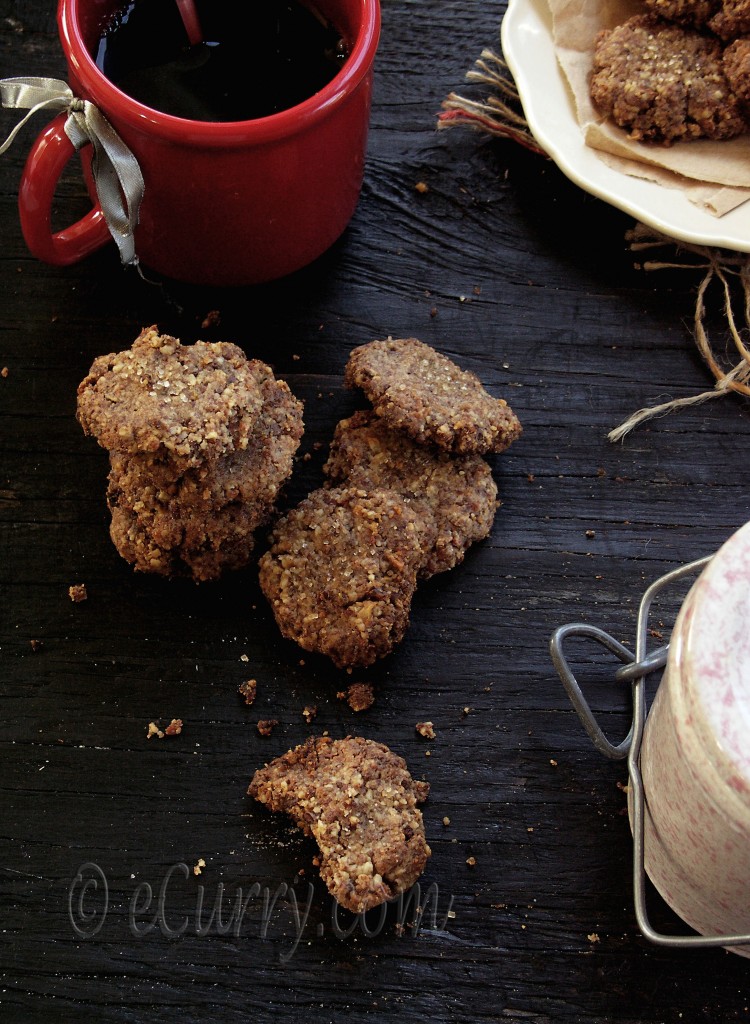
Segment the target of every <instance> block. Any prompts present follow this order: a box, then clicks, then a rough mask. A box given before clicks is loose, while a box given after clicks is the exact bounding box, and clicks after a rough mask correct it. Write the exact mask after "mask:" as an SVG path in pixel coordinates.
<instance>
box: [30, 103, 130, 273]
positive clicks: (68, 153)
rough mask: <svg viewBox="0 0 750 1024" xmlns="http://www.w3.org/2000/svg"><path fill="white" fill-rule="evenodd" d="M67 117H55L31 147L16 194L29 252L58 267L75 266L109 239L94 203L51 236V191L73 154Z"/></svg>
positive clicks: (101, 215) (102, 216) (52, 192)
mask: <svg viewBox="0 0 750 1024" xmlns="http://www.w3.org/2000/svg"><path fill="white" fill-rule="evenodd" d="M67 116H68V115H67V113H66V112H65V111H63V112H62V113H61V114H58V116H57V117H56V118H55V119H54V121H52V122H51V123H50V124H49V125H48V127H47V128H46V129H45V130H44V131H43V132H42V134H41V135H40V136H39V138H38V139H37V140H36V142H35V143H34V145H33V146H32V148H31V152H30V153H29V156H28V159H27V161H26V166H25V167H24V170H23V175H22V177H21V185H20V188H19V192H18V212H19V215H20V218H21V231H22V232H23V237H24V239H25V241H26V245H27V246H28V247H29V251H30V252H31V253H32V255H34V256H36V257H37V258H38V259H40V260H44V262H45V263H52V264H54V265H55V266H58V267H67V266H69V265H70V264H71V263H77V262H78V261H79V260H82V259H83V258H84V257H85V256H88V255H89V254H90V253H92V252H95V251H96V250H97V249H100V248H101V247H102V246H103V245H104V244H105V243H106V242H109V241H111V239H112V236H111V235H110V233H109V228H108V227H107V222H106V220H105V219H104V213H103V211H102V208H101V205H100V204H99V203H98V202H96V203H95V204H94V208H93V209H92V210H90V211H89V212H88V213H87V214H86V215H85V216H84V217H81V219H80V220H78V221H76V222H75V223H74V224H71V225H70V227H68V228H64V229H63V230H62V231H58V232H56V233H54V234H53V232H52V203H53V200H54V198H55V189H56V188H57V183H58V181H59V180H60V175H61V174H62V172H63V170H64V169H65V166H66V164H67V163H68V161H69V160H70V158H71V157H72V156H73V155H74V154H75V152H76V150H75V148H74V146H73V143H72V142H71V141H70V139H69V138H68V136H67V135H66V134H65V130H64V127H63V126H64V124H65V121H66V119H67Z"/></svg>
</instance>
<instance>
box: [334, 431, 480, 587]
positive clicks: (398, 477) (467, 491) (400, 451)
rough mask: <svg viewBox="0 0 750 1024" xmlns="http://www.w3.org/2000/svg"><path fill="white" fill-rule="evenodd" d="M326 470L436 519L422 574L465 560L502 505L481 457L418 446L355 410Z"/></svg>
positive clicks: (340, 480)
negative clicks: (385, 492) (385, 493)
mask: <svg viewBox="0 0 750 1024" xmlns="http://www.w3.org/2000/svg"><path fill="white" fill-rule="evenodd" d="M323 472H324V473H325V474H326V476H328V478H329V479H330V480H331V481H332V482H333V483H335V484H340V483H347V484H349V485H353V486H357V487H361V488H363V489H365V490H377V489H382V488H386V489H389V490H394V491H397V492H398V493H399V494H402V495H403V496H404V497H406V498H408V499H409V501H410V504H411V506H412V508H414V509H416V510H417V511H419V512H421V513H422V514H423V515H425V516H426V517H428V518H429V517H431V518H433V519H434V521H435V526H436V528H437V537H436V539H435V543H434V545H433V547H432V549H431V550H430V551H429V552H426V554H425V564H424V565H423V566H422V569H421V571H420V575H422V576H432V575H433V574H434V573H438V572H445V571H446V570H448V569H452V568H453V566H455V565H457V564H458V563H459V562H461V561H462V560H463V557H464V554H465V553H466V550H467V549H468V548H469V547H470V546H471V545H472V544H473V543H475V542H476V541H478V540H482V539H483V538H484V537H486V536H487V535H488V534H489V532H490V530H491V529H492V523H493V521H494V518H495V511H496V510H497V507H498V502H497V486H496V484H495V481H494V480H493V478H492V471H491V470H490V467H489V466H488V465H487V463H486V462H485V461H484V459H483V458H482V457H481V456H479V455H465V456H450V455H448V454H447V453H446V452H443V451H440V450H439V449H436V448H428V447H426V446H425V445H420V444H417V443H416V442H415V441H412V440H411V438H409V437H408V436H407V435H406V434H403V433H401V432H400V431H397V430H391V429H390V427H388V426H386V424H385V423H384V422H383V420H381V419H380V418H379V417H377V416H376V415H375V414H374V413H373V412H364V411H362V412H356V413H355V414H354V415H353V416H352V417H350V418H349V419H346V420H342V421H341V422H340V423H339V424H338V425H337V427H336V432H335V434H334V438H333V442H332V444H331V450H330V454H329V456H328V461H327V462H326V464H325V465H324V466H323Z"/></svg>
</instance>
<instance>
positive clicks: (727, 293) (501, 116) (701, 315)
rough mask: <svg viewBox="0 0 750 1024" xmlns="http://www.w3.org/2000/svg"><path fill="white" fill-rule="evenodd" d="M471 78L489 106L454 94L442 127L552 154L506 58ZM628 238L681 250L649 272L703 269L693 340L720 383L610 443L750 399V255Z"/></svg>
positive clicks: (633, 244) (639, 233)
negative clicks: (711, 298) (735, 399)
mask: <svg viewBox="0 0 750 1024" xmlns="http://www.w3.org/2000/svg"><path fill="white" fill-rule="evenodd" d="M466 78H467V80H468V81H470V82H476V83H479V84H482V85H486V86H490V88H491V89H492V90H493V92H492V93H491V94H490V95H489V96H487V97H486V99H485V100H484V101H483V102H477V101H476V100H471V99H467V98H466V97H463V96H459V95H457V94H456V93H450V94H449V95H448V96H447V97H446V99H445V100H444V101H443V105H442V106H443V112H442V113H441V114H439V115H438V125H437V126H438V128H441V129H442V128H452V127H455V126H457V125H461V126H464V127H468V128H474V129H476V130H478V131H482V132H488V133H490V134H491V135H498V136H501V137H502V138H509V139H512V140H513V141H514V142H518V143H520V145H522V146H525V147H526V148H527V149H530V150H532V151H533V152H535V153H540V154H542V155H545V156H546V153H545V152H544V150H543V149H542V148H541V147H540V146H539V144H538V143H537V141H536V140H535V139H534V137H533V136H532V134H531V132H530V131H529V127H528V124H527V122H526V118H525V116H524V114H523V107H522V106H521V102H520V99H519V96H518V90H517V89H516V86H515V83H514V82H513V78H512V76H511V74H510V71H509V69H508V66H507V64H506V63H505V61H504V60H503V59H502V57H500V56H498V55H497V54H496V53H494V51H492V50H490V49H485V50H482V53H481V56H480V58H479V60H477V61H476V64H475V70H472V71H469V72H468V74H467V75H466ZM625 237H626V240H627V242H628V243H629V245H630V250H631V252H634V253H641V252H647V251H649V250H654V249H660V248H666V247H671V248H672V249H674V250H675V259H672V260H669V259H666V258H665V259H647V260H645V261H643V262H642V263H639V264H637V266H640V267H641V268H642V269H643V270H646V271H653V270H673V269H678V270H693V271H703V277H702V279H701V281H700V284H699V285H698V291H697V295H696V302H695V310H694V314H693V337H694V339H695V343H696V345H697V346H698V351H699V352H700V354H701V356H702V357H703V359H704V361H705V362H706V364H707V366H708V367H709V369H710V370H711V373H712V374H713V376H714V379H715V381H716V383H715V384H714V386H713V388H711V390H709V391H703V392H701V393H700V394H697V395H691V396H688V397H686V398H675V399H672V400H671V401H669V402H662V403H661V404H659V405H652V406H648V407H646V408H643V409H638V410H637V411H636V412H634V413H633V414H632V416H629V417H628V418H627V419H626V420H625V421H624V422H623V423H621V424H620V425H619V426H618V427H615V428H614V430H611V431H610V432H609V433H608V435H607V437H608V438H609V440H610V441H621V440H622V439H623V438H624V437H625V436H626V434H629V433H630V431H631V430H633V429H634V427H637V426H639V425H640V424H641V423H645V422H646V421H647V420H650V419H653V418H654V417H655V416H664V415H666V414H667V413H670V412H674V411H675V410H677V409H681V408H684V407H686V406H691V405H700V404H701V403H703V402H706V401H708V400H709V399H711V398H720V397H722V396H723V395H726V394H728V393H730V392H734V393H735V394H740V395H745V396H746V397H750V349H748V347H747V345H746V344H745V342H744V341H743V337H742V335H743V333H745V334H747V333H748V332H750V256H749V255H747V254H746V253H737V252H732V251H730V250H725V249H717V248H713V247H710V246H703V245H693V244H691V243H688V242H678V241H676V240H675V239H673V238H669V237H668V236H667V235H662V234H661V233H659V232H658V231H655V230H653V229H652V228H648V227H646V226H645V225H644V224H638V223H637V224H636V226H635V227H634V228H633V229H632V230H631V231H628V232H627V233H626V236H625ZM685 256H688V257H689V258H688V260H687V261H685V259H684V258H685ZM712 284H717V285H718V287H719V290H720V293H721V297H722V298H721V307H722V315H723V317H724V319H725V321H726V324H727V327H728V330H729V335H730V337H731V339H732V342H733V343H734V348H735V350H736V352H735V354H733V355H729V354H727V355H725V356H724V358H723V359H722V358H721V357H720V356H719V355H718V354H717V353H716V351H715V349H714V346H713V344H712V343H711V340H710V338H709V335H708V330H707V327H706V299H707V293H708V291H709V289H710V288H711V285H712ZM714 290H715V289H714ZM738 290H739V292H740V293H741V296H742V298H741V302H742V313H741V314H740V316H739V317H738V316H737V315H736V314H735V304H736V299H735V296H736V293H737V291H738Z"/></svg>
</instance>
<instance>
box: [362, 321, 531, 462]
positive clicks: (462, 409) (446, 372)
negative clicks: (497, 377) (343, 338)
mask: <svg viewBox="0 0 750 1024" xmlns="http://www.w3.org/2000/svg"><path fill="white" fill-rule="evenodd" d="M344 379H345V381H346V383H347V384H348V385H349V387H360V388H362V390H363V391H364V392H365V394H366V395H367V397H368V398H369V400H370V401H371V402H372V404H373V406H374V408H375V412H376V413H377V414H378V416H380V417H382V419H383V420H384V421H385V422H386V423H387V424H388V426H389V427H392V428H393V429H395V430H402V431H404V432H405V433H406V434H408V435H409V436H410V437H411V438H413V439H414V440H415V441H417V442H419V443H420V444H430V443H431V444H435V445H437V446H438V447H439V448H442V449H444V450H445V451H449V452H453V453H455V454H461V455H468V454H475V453H480V454H481V453H486V452H501V451H504V450H505V449H506V448H507V447H508V446H509V445H510V444H511V443H512V442H513V441H515V439H516V438H517V437H519V436H520V434H521V424H520V423H519V422H518V419H517V417H516V415H515V413H514V412H513V411H512V410H511V408H510V406H509V405H508V404H507V402H505V401H504V399H502V398H493V397H492V395H490V394H489V393H488V392H487V391H485V389H484V387H483V386H482V383H481V381H480V380H479V378H478V377H476V376H475V375H474V374H473V373H470V372H468V371H466V370H461V369H460V368H459V367H458V366H456V364H455V363H454V362H452V361H451V360H450V359H448V358H447V357H446V356H444V355H441V354H440V353H439V352H436V351H435V349H433V348H430V346H429V345H425V344H423V343H422V342H421V341H418V340H417V339H416V338H403V339H399V340H394V339H391V338H389V339H388V340H387V341H372V342H370V343H369V344H367V345H361V346H360V347H359V348H355V349H354V350H353V351H352V353H351V355H350V357H349V362H348V363H347V366H346V371H345V378H344Z"/></svg>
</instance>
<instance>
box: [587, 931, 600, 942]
mask: <svg viewBox="0 0 750 1024" xmlns="http://www.w3.org/2000/svg"><path fill="white" fill-rule="evenodd" d="M586 938H587V939H588V940H589V942H591V943H594V942H599V941H601V940H600V939H599V936H598V935H597V933H596V932H590V933H589V934H588V935H587V936H586Z"/></svg>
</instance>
